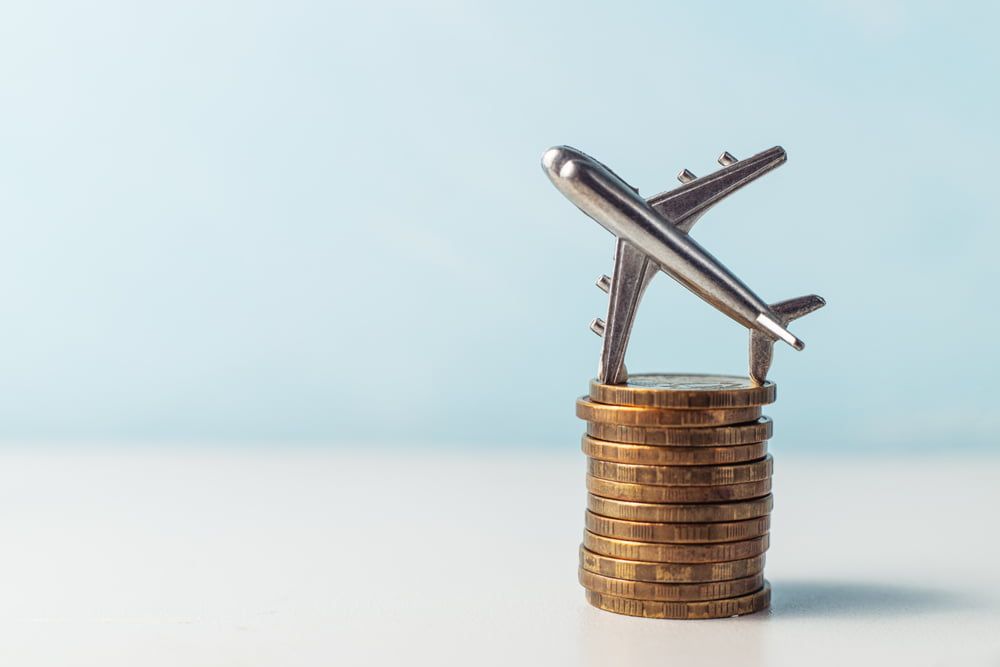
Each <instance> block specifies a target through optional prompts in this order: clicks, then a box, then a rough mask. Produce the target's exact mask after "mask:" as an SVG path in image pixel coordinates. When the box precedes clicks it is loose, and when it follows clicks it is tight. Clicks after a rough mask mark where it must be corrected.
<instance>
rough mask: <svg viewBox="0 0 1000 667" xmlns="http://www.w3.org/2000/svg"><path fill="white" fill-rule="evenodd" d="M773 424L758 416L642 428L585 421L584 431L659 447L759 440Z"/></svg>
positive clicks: (745, 442) (767, 432) (604, 437)
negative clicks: (698, 424) (727, 423)
mask: <svg viewBox="0 0 1000 667" xmlns="http://www.w3.org/2000/svg"><path fill="white" fill-rule="evenodd" d="M773 430H774V424H773V422H772V421H771V418H770V417H761V418H760V419H758V420H757V421H752V422H749V423H747V424H734V425H731V426H709V427H702V428H643V427H641V426H626V425H624V424H606V423H603V422H597V421H590V422H587V435H589V436H591V437H594V438H597V439H598V440H605V441H607V442H621V443H628V444H633V445H655V446H659V447H665V446H668V447H673V446H681V447H726V446H729V445H745V444H747V443H751V442H763V441H765V440H767V439H768V438H770V437H771V433H772V432H773Z"/></svg>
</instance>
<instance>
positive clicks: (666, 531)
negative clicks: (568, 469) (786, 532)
mask: <svg viewBox="0 0 1000 667" xmlns="http://www.w3.org/2000/svg"><path fill="white" fill-rule="evenodd" d="M585 523H586V526H587V530H589V531H590V532H592V533H594V534H595V535H601V536H603V537H613V538H616V539H619V540H629V541H633V542H667V543H672V544H708V543H711V542H737V541H740V540H749V539H753V538H755V537H760V536H762V535H766V534H767V532H768V530H770V528H771V517H769V516H760V517H756V518H754V519H745V520H743V521H723V522H719V523H652V522H645V521H623V520H622V519H612V518H609V517H606V516H601V515H599V514H594V513H593V512H590V511H588V512H587V514H586V518H585Z"/></svg>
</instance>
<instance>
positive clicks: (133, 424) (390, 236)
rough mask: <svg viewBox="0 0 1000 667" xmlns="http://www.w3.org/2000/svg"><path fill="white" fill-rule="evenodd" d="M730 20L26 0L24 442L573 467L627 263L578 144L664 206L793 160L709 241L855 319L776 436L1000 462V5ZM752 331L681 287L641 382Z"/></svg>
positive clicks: (8, 63) (771, 9)
mask: <svg viewBox="0 0 1000 667" xmlns="http://www.w3.org/2000/svg"><path fill="white" fill-rule="evenodd" d="M702 5H703V3H692V2H687V3H653V2H650V3H639V4H631V5H627V4H622V3H591V2H574V3H561V4H558V5H557V4H544V3H534V2H509V1H508V2H497V3H489V4H485V3H459V2H424V3H403V2H400V3H387V2H372V3H361V2H359V3H354V4H346V5H342V4H337V3H334V4H331V3H328V2H315V3H311V2H301V1H286V2H271V3H264V2H245V1H240V2H212V3H205V2H170V3H133V2H109V1H103V2H95V3H52V2H39V1H35V2H29V3H9V4H8V5H7V6H6V7H5V8H4V10H3V12H2V17H0V121H2V122H0V219H2V221H3V229H4V238H3V243H2V244H0V278H2V280H0V285H2V292H0V351H2V368H0V396H2V397H3V400H2V401H0V438H2V439H3V440H5V441H8V442H33V441H53V440H54V441H80V442H105V441H138V440H144V441H145V440H162V441H176V442H183V441H198V442H200V441H225V442H255V443H288V442H300V441H304V442H317V443H344V444H361V445H364V446H366V447H380V446H426V445H428V444H440V445H447V446H450V447H466V446H468V447H480V446H481V447H487V446H500V447H511V446H519V447H559V448H563V447H567V448H575V447H576V446H577V441H576V438H577V435H578V433H579V431H580V424H579V423H578V422H577V421H576V420H575V419H574V417H573V400H574V398H575V396H577V395H579V394H581V393H583V392H584V391H585V389H586V382H587V379H588V378H589V377H590V376H591V375H592V374H593V372H594V369H595V366H596V363H597V356H598V348H599V340H598V339H597V338H596V337H595V336H593V335H592V334H591V333H589V332H588V331H587V324H588V322H589V321H590V320H591V319H592V318H593V317H595V316H597V315H601V314H602V311H603V310H604V308H605V299H604V297H603V295H602V294H601V293H600V292H598V291H597V290H596V288H594V287H593V285H592V283H593V279H594V278H595V277H596V276H597V275H599V274H600V273H602V272H607V271H609V269H610V254H611V250H612V239H611V237H610V236H609V235H608V234H607V233H605V232H604V231H603V230H601V229H600V228H599V227H598V226H597V225H596V224H594V223H592V222H590V221H589V220H587V219H586V218H585V217H584V216H583V215H582V214H580V213H579V212H578V211H576V210H575V209H574V208H573V207H572V206H570V205H569V204H568V202H566V201H565V200H564V199H563V198H562V197H561V196H560V195H559V194H558V193H557V192H556V191H555V190H554V189H553V188H552V187H551V185H550V184H549V183H548V181H547V180H546V178H545V177H544V175H543V174H542V172H541V170H540V169H539V166H538V158H539V156H540V155H541V153H542V151H543V150H544V149H545V148H547V147H548V146H550V145H553V144H559V143H568V144H572V145H576V146H578V147H580V148H582V149H584V150H586V151H587V152H590V153H591V154H593V155H595V156H597V157H598V158H599V159H601V160H602V161H605V162H607V163H608V164H610V165H612V166H613V168H615V169H616V171H618V172H619V173H620V174H622V175H623V176H624V177H625V178H626V179H628V180H629V181H630V182H631V183H632V184H634V185H636V186H637V187H639V188H640V190H641V191H643V192H644V193H647V194H653V193H654V192H657V191H659V190H662V189H665V188H669V187H673V185H674V183H675V181H674V180H673V177H674V174H675V173H676V172H677V171H678V170H680V169H681V168H683V167H687V168H690V169H691V170H692V171H694V172H695V173H697V174H704V173H707V172H708V171H710V170H712V169H714V168H716V165H715V162H714V159H715V157H716V155H718V153H719V152H721V151H722V150H723V149H728V150H730V151H731V152H733V153H734V154H736V155H737V156H741V157H745V156H747V155H749V154H751V153H754V152H757V151H759V150H762V149H764V148H767V147H769V146H771V145H774V144H779V143H780V144H781V145H783V146H784V147H785V148H786V149H787V150H788V154H789V162H788V164H787V165H785V166H784V167H782V168H781V169H780V170H778V171H777V172H775V173H773V174H771V175H769V176H767V177H766V178H764V179H763V180H761V181H760V182H758V183H755V184H754V185H752V186H751V187H750V188H748V189H747V190H745V191H744V192H741V193H740V194H739V195H738V196H735V197H733V198H732V199H731V200H729V201H727V202H725V203H724V204H722V205H720V206H719V207H717V208H716V209H715V210H713V211H712V212H711V213H710V214H709V215H707V216H706V217H705V218H704V219H703V220H702V222H701V223H699V225H698V227H697V228H696V229H695V232H694V235H695V237H696V238H698V239H699V241H701V242H702V243H703V244H704V245H706V246H707V247H708V248H709V249H711V251H712V252H713V253H715V254H716V255H717V256H718V257H719V258H721V259H722V260H723V261H724V262H726V263H727V264H729V265H730V266H731V268H732V269H733V270H734V271H735V272H736V273H737V274H738V275H740V276H741V277H742V278H744V280H746V281H747V283H748V284H750V285H751V286H752V287H753V288H754V289H755V290H756V291H757V292H758V293H760V294H761V295H762V296H764V297H765V298H767V299H769V300H778V299H783V298H787V297H790V296H795V295H798V294H803V293H810V292H816V293H819V294H822V295H824V296H825V297H826V298H827V299H828V301H829V306H828V307H827V308H826V309H824V310H823V311H820V312H819V313H817V314H814V315H811V316H809V317H808V318H806V319H804V320H802V321H800V322H798V323H797V324H796V325H794V326H793V330H794V331H796V332H797V333H798V334H799V335H801V336H802V337H803V338H804V339H805V340H806V341H807V343H808V347H807V349H806V351H805V352H803V353H801V354H797V353H795V352H793V351H791V350H790V349H788V348H787V347H783V348H782V349H780V350H778V351H777V355H776V357H777V358H776V360H775V365H774V368H773V371H772V377H773V379H775V380H776V381H777V383H778V384H779V394H780V401H779V403H778V404H777V405H775V406H773V409H771V410H770V413H771V414H772V415H773V416H774V418H775V420H776V422H777V425H778V426H777V429H778V438H780V440H779V439H778V438H776V442H780V443H781V446H782V447H783V448H785V449H786V451H787V450H793V449H794V450H803V451H812V450H820V449H829V450H850V451H853V452H857V451H859V450H864V451H881V450H885V451H892V452H898V451H905V450H930V449H933V450H946V449H951V448H956V449H957V448H984V447H991V446H992V445H994V444H995V443H996V442H997V435H996V434H997V433H998V431H1000V410H998V409H997V403H998V400H997V399H998V396H997V390H996V384H997V383H996V378H997V376H998V372H1000V353H998V344H1000V343H998V341H1000V317H998V315H997V301H998V300H997V292H996V290H997V285H998V278H1000V271H998V268H997V261H996V252H997V250H996V249H997V244H998V242H1000V231H998V224H997V223H998V213H1000V206H998V204H997V197H996V193H995V188H996V186H995V182H996V177H997V168H996V156H997V155H998V153H1000V140H998V138H1000V135H998V132H997V129H996V127H997V125H996V124H997V118H998V117H1000V108H998V106H1000V105H998V92H997V91H998V86H997V71H998V66H1000V62H998V60H1000V58H998V55H1000V48H998V47H997V39H996V26H997V24H998V18H1000V17H998V15H997V12H996V11H995V10H991V9H988V8H987V6H988V5H987V3H982V5H981V6H980V5H976V4H966V5H964V6H961V5H959V4H955V3H949V4H947V5H942V6H941V7H938V8H934V7H932V6H930V5H925V4H924V3H895V2H846V3H834V2H830V3H823V2H819V3H817V2H807V3H802V2H787V3H778V4H767V3H729V4H727V5H725V8H724V9H723V8H722V6H721V3H720V6H716V7H712V8H710V7H707V6H702ZM745 344H746V341H745V332H744V330H743V329H742V328H741V327H739V326H738V325H736V324H735V323H733V322H731V321H730V320H728V319H726V318H725V317H723V316H722V315H720V314H718V313H716V312H715V311H713V310H712V309H710V308H708V307H707V306H705V305H704V304H703V303H702V302H700V301H699V300H698V299H696V298H695V297H693V296H692V295H691V294H689V293H687V292H686V291H685V290H683V289H681V288H680V287H678V286H677V285H675V284H674V283H672V281H670V280H669V279H667V278H665V277H660V278H658V279H657V281H656V282H655V283H654V285H653V287H652V288H651V290H650V292H649V294H648V296H647V299H646V301H645V303H644V305H643V308H642V309H641V311H640V317H639V321H638V324H637V327H636V330H635V335H634V342H633V346H632V349H631V354H630V363H629V365H630V367H631V368H632V369H633V370H643V369H644V370H700V371H721V372H733V371H738V372H739V371H743V370H744V368H745V363H746V360H745V349H744V348H745Z"/></svg>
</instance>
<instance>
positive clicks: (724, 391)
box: [590, 373, 777, 410]
mask: <svg viewBox="0 0 1000 667" xmlns="http://www.w3.org/2000/svg"><path fill="white" fill-rule="evenodd" d="M776 397H777V387H775V385H774V383H773V382H766V381H765V382H761V383H757V382H754V381H752V380H751V379H750V378H747V377H740V376H736V375H703V374H698V373H643V374H641V375H630V376H629V377H628V380H626V381H625V382H623V383H622V384H603V383H601V382H598V381H597V380H591V381H590V399H591V400H592V401H594V402H595V403H608V404H610V405H633V406H636V407H645V408H672V409H693V410H704V409H707V408H744V407H747V406H752V405H767V404H768V403H773V402H774V400H775V398H776Z"/></svg>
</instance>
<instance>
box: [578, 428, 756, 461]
mask: <svg viewBox="0 0 1000 667" xmlns="http://www.w3.org/2000/svg"><path fill="white" fill-rule="evenodd" d="M580 449H582V450H583V453H584V454H586V455H587V456H589V457H590V458H593V459H598V460H601V461H611V462H613V463H632V464H639V465H657V466H699V465H723V464H727V463H744V462H747V461H754V460H756V459H761V458H764V456H765V455H766V454H767V443H766V442H755V443H752V444H749V445H732V446H729V447H658V446H655V445H629V444H625V443H620V442H608V441H606V440H598V439H596V438H591V437H590V436H586V435H585V436H583V440H582V441H581V443H580Z"/></svg>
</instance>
